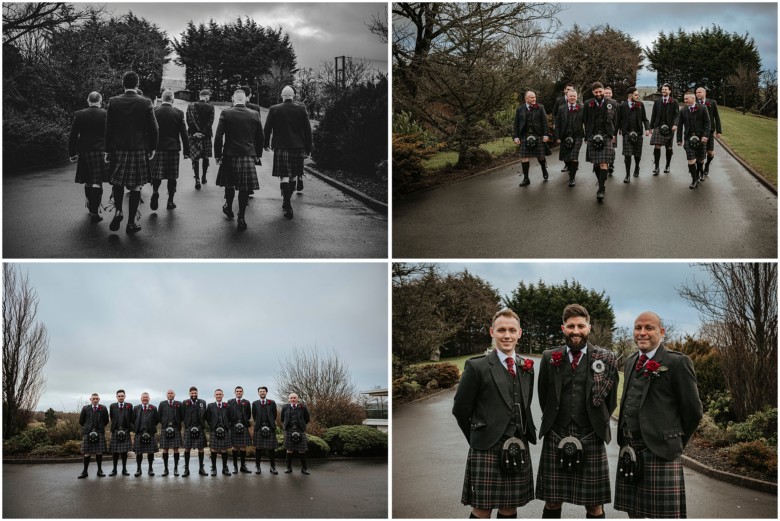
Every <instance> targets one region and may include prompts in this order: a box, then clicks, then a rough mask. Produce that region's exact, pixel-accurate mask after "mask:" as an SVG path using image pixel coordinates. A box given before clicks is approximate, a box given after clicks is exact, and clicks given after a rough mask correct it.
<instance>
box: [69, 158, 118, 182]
mask: <svg viewBox="0 0 780 521" xmlns="http://www.w3.org/2000/svg"><path fill="white" fill-rule="evenodd" d="M105 157H106V154H105V153H104V152H100V151H97V150H90V151H88V152H80V153H79V161H78V163H76V182H77V183H86V184H89V185H99V184H101V183H107V182H108V180H109V179H110V176H109V170H108V163H106V162H105Z"/></svg>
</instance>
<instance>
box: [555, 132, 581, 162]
mask: <svg viewBox="0 0 780 521" xmlns="http://www.w3.org/2000/svg"><path fill="white" fill-rule="evenodd" d="M580 148H582V138H581V137H578V138H574V146H572V147H571V148H568V147H567V146H566V145H564V144H563V140H561V144H560V146H559V149H560V150H559V151H558V159H560V160H561V161H578V160H579V157H580Z"/></svg>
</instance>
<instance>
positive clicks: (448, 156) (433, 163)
mask: <svg viewBox="0 0 780 521" xmlns="http://www.w3.org/2000/svg"><path fill="white" fill-rule="evenodd" d="M479 147H480V148H482V149H485V150H487V151H488V152H490V153H491V154H492V155H493V157H499V156H502V155H504V154H505V153H507V152H511V151H513V150H515V149H516V148H517V145H515V142H514V141H512V138H510V137H503V138H500V139H496V140H495V141H490V142H489V143H484V144H482V145H479ZM457 162H458V153H457V152H439V153H438V154H435V155H434V156H433V157H431V158H430V159H426V160H425V161H423V166H424V167H425V169H426V170H428V171H432V170H441V169H442V168H445V167H447V165H454V164H455V163H457Z"/></svg>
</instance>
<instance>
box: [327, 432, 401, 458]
mask: <svg viewBox="0 0 780 521" xmlns="http://www.w3.org/2000/svg"><path fill="white" fill-rule="evenodd" d="M323 439H324V440H325V442H326V443H327V444H328V445H329V446H330V449H331V452H332V453H333V454H340V455H343V456H386V455H387V434H385V433H384V432H381V431H380V430H378V429H375V428H373V427H368V426H366V425H341V426H339V427H331V428H330V429H328V430H327V431H326V432H325V435H324V436H323Z"/></svg>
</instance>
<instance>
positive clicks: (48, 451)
mask: <svg viewBox="0 0 780 521" xmlns="http://www.w3.org/2000/svg"><path fill="white" fill-rule="evenodd" d="M63 455H64V454H63V451H62V446H60V445H39V446H37V447H35V448H34V449H33V450H32V451H31V452H30V456H34V457H39V458H40V457H50V458H53V457H58V456H63Z"/></svg>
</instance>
